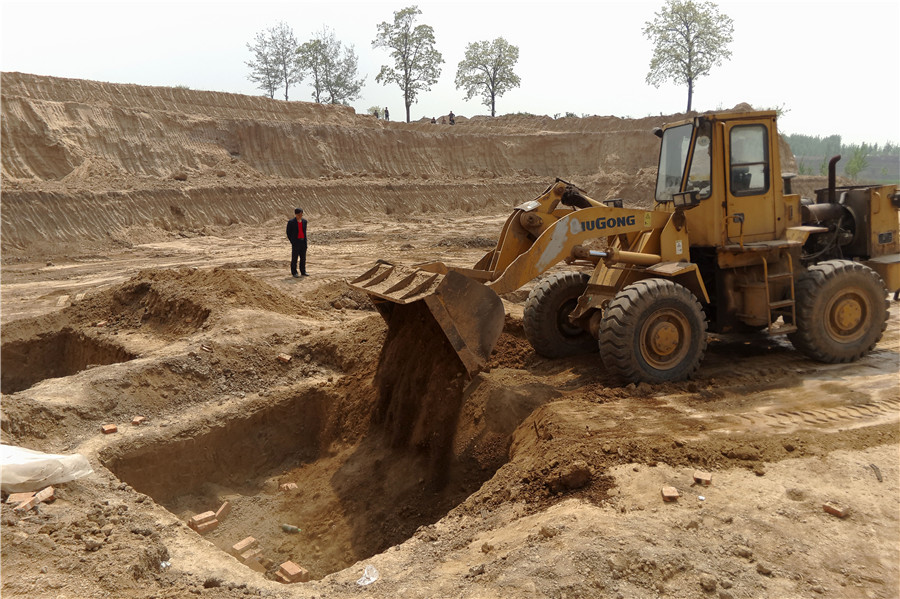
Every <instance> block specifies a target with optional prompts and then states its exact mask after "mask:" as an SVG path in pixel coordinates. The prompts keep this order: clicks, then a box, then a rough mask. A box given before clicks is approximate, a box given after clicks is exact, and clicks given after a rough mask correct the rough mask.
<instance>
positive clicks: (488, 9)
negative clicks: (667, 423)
mask: <svg viewBox="0 0 900 599" xmlns="http://www.w3.org/2000/svg"><path fill="white" fill-rule="evenodd" d="M413 3H414V2H412V1H410V2H402V1H398V2H341V1H339V0H333V1H331V2H328V3H326V2H298V1H293V2H253V3H251V2H221V1H219V2H211V1H196V0H185V1H183V2H178V3H175V2H172V3H169V2H138V1H129V0H118V1H116V2H43V1H40V0H31V1H29V2H11V1H5V0H4V1H3V2H2V12H0V21H2V46H0V69H2V70H3V71H20V72H25V73H34V74H39V75H53V76H58V77H73V78H79V79H91V80H96V81H108V82H113V83H136V84H140V85H163V86H174V85H184V86H187V87H189V88H191V89H196V90H213V91H223V92H232V93H239V94H250V95H261V94H262V92H261V91H260V90H258V89H255V88H254V85H253V84H252V83H251V82H249V81H248V80H247V74H248V72H249V69H248V68H247V66H246V64H245V63H246V61H248V60H250V58H251V54H250V52H249V50H248V49H247V44H248V43H249V42H252V41H253V40H254V38H255V35H256V33H257V32H260V31H263V30H265V29H267V28H269V27H272V26H273V25H275V24H277V23H278V22H279V21H284V22H285V23H286V24H287V25H288V26H289V27H291V28H292V29H293V31H294V34H295V35H296V37H297V39H298V41H299V42H300V43H302V42H304V41H307V40H308V39H310V38H311V37H312V36H313V34H314V33H316V32H318V31H320V30H321V29H322V27H323V26H327V27H329V28H331V29H333V30H334V32H335V35H336V37H337V39H338V40H340V41H341V42H343V43H344V44H345V45H353V46H354V48H355V50H356V53H357V56H358V57H359V72H360V74H361V75H365V76H366V83H365V86H364V87H363V91H362V97H361V98H360V99H359V100H358V101H356V102H353V103H352V105H353V107H354V108H356V110H357V112H365V111H366V109H367V108H369V107H370V106H375V105H378V106H382V107H384V106H387V107H389V108H390V112H391V118H392V119H393V120H401V119H402V118H403V116H404V107H403V97H402V93H401V91H400V88H399V87H397V86H396V85H391V86H383V85H380V84H377V83H375V75H376V74H377V73H378V71H379V69H380V67H381V65H383V64H391V63H390V61H389V56H388V52H387V51H386V50H384V49H381V48H379V49H373V48H372V40H373V39H374V38H375V35H376V31H377V30H376V27H377V25H378V23H380V22H382V21H388V22H392V21H393V13H394V11H398V10H400V9H402V8H404V7H406V6H410V5H412V4H413ZM416 4H417V5H418V6H419V8H420V9H421V11H422V14H421V15H420V17H419V21H418V22H419V23H424V24H428V25H431V26H432V27H433V28H434V32H435V38H436V47H437V49H438V51H440V52H441V53H442V54H443V58H444V64H443V65H442V67H443V69H442V73H441V76H440V80H439V82H438V83H437V84H436V85H434V86H433V87H432V89H431V91H429V92H422V93H421V95H420V97H419V99H418V102H417V103H415V104H413V106H412V109H411V117H412V119H413V120H416V119H419V118H421V117H431V116H440V115H442V114H447V113H448V112H449V111H450V110H453V111H454V112H455V113H456V114H458V115H464V116H474V115H477V114H490V109H489V108H487V107H485V106H483V105H482V104H481V103H480V102H479V101H478V99H477V98H476V99H473V100H470V101H468V102H464V101H463V100H462V98H463V96H464V94H463V92H462V90H457V89H455V87H454V84H453V81H454V78H455V76H456V69H457V65H458V64H459V62H460V61H461V60H462V59H463V56H464V53H465V47H466V44H468V43H470V42H474V41H481V40H493V39H495V38H497V37H500V36H502V37H504V38H506V40H507V41H508V42H509V43H511V44H513V45H516V46H518V47H519V49H520V54H519V62H518V64H517V65H516V68H515V70H516V72H517V73H518V74H519V76H520V77H521V80H522V85H521V87H520V88H518V89H515V90H512V91H510V92H508V93H506V94H505V95H504V96H502V97H500V98H499V99H498V101H497V114H507V113H513V112H528V113H533V114H545V115H550V116H554V115H564V114H565V113H566V112H572V113H575V114H576V115H579V116H581V115H613V116H619V117H632V118H638V117H643V116H648V115H655V114H672V113H675V112H679V111H682V110H684V108H685V107H686V103H687V90H686V88H685V87H682V86H676V85H674V84H665V85H663V86H661V87H660V88H658V89H657V88H654V87H652V86H650V85H647V84H646V83H645V77H646V75H647V68H648V65H649V62H650V56H651V54H652V48H651V46H650V42H649V41H648V40H647V39H646V38H644V37H643V35H642V33H641V30H642V28H643V26H644V23H645V22H647V21H649V20H652V19H653V17H654V13H655V12H657V11H658V10H659V9H660V7H661V6H662V4H663V3H662V1H644V0H635V1H632V2H602V1H597V0H595V1H593V2H564V1H561V2H497V1H490V0H486V1H482V2H430V1H419V2H418V3H416ZM717 4H718V5H719V7H720V10H721V11H722V12H723V13H725V14H727V15H728V16H730V17H731V18H732V19H733V20H734V41H733V43H732V45H731V46H730V47H731V51H732V59H731V60H730V61H729V62H727V63H725V64H724V65H723V66H721V67H714V68H713V70H712V71H711V73H710V74H709V75H708V76H706V77H704V78H702V79H699V80H698V81H697V82H696V85H695V90H694V108H695V109H697V110H713V109H716V108H730V107H732V106H734V105H736V104H738V103H740V102H748V103H750V104H752V105H753V106H754V107H757V108H774V107H781V108H783V109H784V110H785V111H786V113H785V115H784V117H783V118H782V119H781V120H780V128H781V130H782V132H783V133H804V134H808V135H822V136H825V135H829V134H834V133H836V134H839V135H841V136H842V138H843V140H844V142H845V143H859V142H862V141H866V142H877V143H884V142H885V141H892V142H894V143H898V142H900V36H898V35H897V31H898V30H900V1H898V0H881V1H845V2H822V1H812V0H781V1H776V2H764V1H735V0H720V1H719V2H717ZM310 91H311V90H310V87H309V86H308V85H307V84H305V83H301V84H300V85H299V86H297V87H295V88H292V89H291V91H290V99H291V100H303V101H307V100H310ZM276 97H279V96H278V95H276ZM280 97H281V98H283V97H284V96H283V94H282V95H281V96H280Z"/></svg>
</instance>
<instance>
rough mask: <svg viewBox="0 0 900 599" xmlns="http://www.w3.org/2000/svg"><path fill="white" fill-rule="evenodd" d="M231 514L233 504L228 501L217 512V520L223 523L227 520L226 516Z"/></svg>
mask: <svg viewBox="0 0 900 599" xmlns="http://www.w3.org/2000/svg"><path fill="white" fill-rule="evenodd" d="M230 513H231V502H230V501H226V502H225V503H223V504H222V506H221V507H220V508H219V509H217V510H216V520H218V521H219V522H221V521H222V520H224V519H225V516H227V515H228V514H230Z"/></svg>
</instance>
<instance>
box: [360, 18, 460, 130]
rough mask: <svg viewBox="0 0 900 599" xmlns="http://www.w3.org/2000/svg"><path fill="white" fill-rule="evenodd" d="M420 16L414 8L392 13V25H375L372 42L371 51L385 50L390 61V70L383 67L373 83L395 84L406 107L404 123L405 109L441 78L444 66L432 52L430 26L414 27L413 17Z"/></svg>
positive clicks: (385, 23)
mask: <svg viewBox="0 0 900 599" xmlns="http://www.w3.org/2000/svg"><path fill="white" fill-rule="evenodd" d="M420 14H422V11H421V10H419V7H417V6H409V7H407V8H404V9H402V10H399V11H397V12H395V13H394V22H393V23H388V22H387V21H382V22H381V23H379V24H378V34H377V35H376V36H375V39H374V40H373V41H372V47H373V48H387V49H389V50H390V52H391V58H393V59H394V66H393V67H389V66H387V65H383V66H382V67H381V71H380V72H379V73H378V76H377V77H375V81H377V82H378V83H381V84H387V83H396V84H397V85H399V86H400V89H401V90H403V104H404V106H406V122H407V123H408V122H409V107H410V106H412V104H413V102H415V101H416V97H417V96H418V95H419V92H422V91H429V90H430V89H431V86H432V85H434V84H435V83H437V80H438V77H440V75H441V67H440V65H441V64H442V63H443V62H444V58H443V57H442V56H441V53H440V52H438V51H437V50H435V48H434V29H433V28H432V27H431V26H430V25H416V24H415V22H416V17H417V16H418V15H420Z"/></svg>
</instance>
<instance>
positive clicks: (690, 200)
mask: <svg viewBox="0 0 900 599" xmlns="http://www.w3.org/2000/svg"><path fill="white" fill-rule="evenodd" d="M699 196H700V191H699V190H697V189H692V190H691V191H685V192H684V193H673V194H672V200H673V202H674V203H675V207H676V208H684V209H685V210H686V209H688V208H693V207H695V206H699V205H700V197H699Z"/></svg>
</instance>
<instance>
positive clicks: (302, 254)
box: [291, 239, 306, 275]
mask: <svg viewBox="0 0 900 599" xmlns="http://www.w3.org/2000/svg"><path fill="white" fill-rule="evenodd" d="M298 260H299V262H300V274H301V275H306V240H305V239H293V240H291V274H292V275H296V274H297V262H298Z"/></svg>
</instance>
